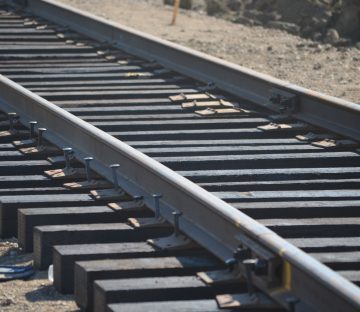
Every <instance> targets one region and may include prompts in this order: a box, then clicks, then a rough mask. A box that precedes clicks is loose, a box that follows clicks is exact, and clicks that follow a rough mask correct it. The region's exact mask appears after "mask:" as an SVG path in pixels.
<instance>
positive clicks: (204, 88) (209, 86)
mask: <svg viewBox="0 0 360 312" xmlns="http://www.w3.org/2000/svg"><path fill="white" fill-rule="evenodd" d="M198 89H199V91H202V92H208V91H212V90H215V89H216V85H215V83H214V82H212V81H209V82H208V83H207V84H206V85H205V86H200V87H198Z"/></svg>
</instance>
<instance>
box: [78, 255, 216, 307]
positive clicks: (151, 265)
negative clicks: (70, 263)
mask: <svg viewBox="0 0 360 312" xmlns="http://www.w3.org/2000/svg"><path fill="white" fill-rule="evenodd" d="M219 267H220V263H219V262H218V261H217V260H215V259H214V258H209V257H200V256H198V257H177V258H174V257H165V258H140V259H121V260H95V261H80V262H76V263H75V301H76V303H77V304H78V306H79V307H81V308H82V309H84V310H87V311H92V310H93V302H92V296H93V282H94V281H95V280H98V279H114V278H135V277H156V276H173V275H178V276H185V275H193V274H195V273H196V272H197V271H202V270H214V269H216V268H219Z"/></svg>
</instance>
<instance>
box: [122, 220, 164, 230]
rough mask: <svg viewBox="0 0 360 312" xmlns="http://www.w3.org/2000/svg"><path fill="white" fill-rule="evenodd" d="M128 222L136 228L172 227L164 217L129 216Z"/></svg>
mask: <svg viewBox="0 0 360 312" xmlns="http://www.w3.org/2000/svg"><path fill="white" fill-rule="evenodd" d="M128 222H129V224H130V225H131V226H132V227H134V228H146V227H170V224H169V223H168V222H167V221H166V220H165V219H163V218H159V219H157V218H129V219H128Z"/></svg>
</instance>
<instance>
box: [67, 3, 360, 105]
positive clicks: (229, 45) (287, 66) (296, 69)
mask: <svg viewBox="0 0 360 312" xmlns="http://www.w3.org/2000/svg"><path fill="white" fill-rule="evenodd" d="M61 2H63V3H65V4H69V5H71V6H74V7H77V8H80V9H82V10H85V11H89V12H91V13H94V14H96V15H98V16H101V17H103V18H105V19H109V20H113V21H115V22H118V23H120V24H124V25H126V26H130V27H133V28H136V29H139V30H142V31H144V32H148V33H151V34H153V35H156V36H159V37H161V38H163V39H167V40H170V41H172V42H176V43H179V44H181V45H185V46H188V47H190V48H193V49H196V50H199V51H202V52H205V53H208V54H211V55H214V56H217V57H219V58H221V59H225V60H228V61H230V62H233V63H236V64H239V65H243V66H246V67H249V68H251V69H254V70H256V71H259V72H263V73H267V74H270V75H272V76H275V77H277V78H279V79H283V80H286V81H289V82H292V83H295V84H299V85H301V86H304V87H307V88H311V89H314V90H316V91H320V92H323V93H327V94H330V95H333V96H336V97H341V98H345V99H348V100H351V101H353V102H356V103H360V87H359V82H360V79H359V74H360V50H359V49H357V48H356V46H355V45H353V46H352V47H350V48H348V47H335V46H333V45H330V44H325V43H320V42H316V41H312V40H311V39H305V38H303V37H299V36H295V35H292V34H289V33H288V32H285V31H282V30H278V29H269V28H264V27H262V26H246V25H243V24H238V23H233V22H229V21H227V20H224V19H222V18H217V17H214V16H208V15H207V14H206V12H205V11H203V10H201V8H200V9H197V10H191V11H190V10H181V11H180V13H179V16H178V19H177V22H176V25H175V26H170V25H169V24H170V20H171V16H172V7H171V6H164V5H163V1H162V0H147V1H146V0H121V1H118V0H103V1H97V0H62V1H61Z"/></svg>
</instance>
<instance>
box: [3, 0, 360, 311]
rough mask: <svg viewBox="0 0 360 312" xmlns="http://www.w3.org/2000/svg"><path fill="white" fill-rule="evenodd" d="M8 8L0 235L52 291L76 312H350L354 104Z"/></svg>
mask: <svg viewBox="0 0 360 312" xmlns="http://www.w3.org/2000/svg"><path fill="white" fill-rule="evenodd" d="M18 4H19V2H16V1H14V2H3V4H2V6H1V12H0V71H1V74H2V75H3V76H2V77H0V93H1V103H0V108H1V110H2V112H3V115H1V117H0V118H1V120H2V121H1V122H2V124H1V127H2V129H1V130H2V131H3V132H1V137H0V167H1V178H0V194H1V206H0V234H1V237H11V236H17V238H18V241H19V244H20V246H21V247H22V248H23V250H24V251H27V252H31V251H34V262H35V266H36V267H37V268H39V269H46V268H47V267H48V266H49V265H50V264H52V263H53V266H54V285H55V287H56V289H57V290H58V291H60V292H62V293H75V300H76V302H77V304H78V305H79V306H80V307H81V308H83V309H84V310H88V311H92V310H95V311H143V310H150V311H159V310H160V309H164V310H171V311H220V310H223V309H230V310H246V309H253V310H255V311H261V310H263V309H272V310H276V311H277V310H279V311H280V310H288V311H358V310H359V307H360V299H359V298H360V297H359V294H360V292H359V288H358V286H357V285H359V284H360V274H359V258H360V252H359V248H360V239H359V220H360V219H359V212H358V208H359V203H360V192H359V188H360V187H359V186H360V184H359V181H360V161H359V159H360V158H359V157H360V156H359V154H360V152H359V151H360V150H359V144H358V141H359V139H360V126H359V125H360V123H359V113H360V108H359V106H358V105H357V104H354V103H349V102H346V101H342V100H339V99H334V98H331V97H327V96H324V95H320V94H317V93H315V92H312V91H309V90H304V89H302V88H300V87H297V86H293V85H289V84H286V83H284V82H281V81H278V80H276V79H273V78H271V77H267V76H265V75H260V74H256V73H254V72H251V71H249V70H246V69H244V68H240V67H236V66H234V65H232V64H228V63H225V62H221V61H219V60H216V59H214V58H211V57H209V56H204V55H201V54H200V53H197V52H194V51H190V50H188V49H186V48H182V47H179V46H176V45H174V44H170V43H167V42H163V41H161V40H159V39H157V38H153V37H151V36H148V35H144V34H142V33H138V32H136V31H133V30H130V29H127V28H125V27H121V26H118V25H114V24H112V23H108V22H105V21H102V20H100V19H97V18H95V17H92V16H89V15H87V14H84V13H82V12H79V11H76V10H73V9H70V8H68V7H65V6H62V5H59V4H56V3H52V2H51V3H50V2H48V1H27V6H21V5H20V6H18ZM189 64H191V65H190V66H189ZM13 112H16V113H17V116H15V115H14V114H13ZM9 113H10V114H9ZM32 121H36V122H37V124H35V123H29V122H32ZM31 124H32V125H31ZM9 127H11V129H8V128H9ZM31 127H33V129H34V131H33V133H32V132H31V131H29V130H28V129H29V128H31ZM44 127H45V128H47V130H45V129H44ZM29 137H30V142H29V141H28V140H29ZM39 138H40V139H39ZM41 138H42V139H41ZM24 140H27V141H25V142H24ZM120 140H121V141H120ZM14 141H15V143H13V142H14ZM64 148H65V149H64ZM62 149H64V150H62ZM63 154H64V156H62V155H63ZM146 155H147V156H146ZM89 157H90V158H89ZM84 164H85V167H84ZM118 164H119V165H120V166H118ZM109 166H110V167H109ZM64 167H65V169H63V168H64ZM44 172H46V174H44ZM64 183H65V184H64ZM280 237H281V238H280Z"/></svg>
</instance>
